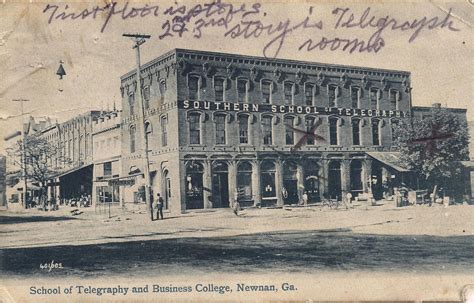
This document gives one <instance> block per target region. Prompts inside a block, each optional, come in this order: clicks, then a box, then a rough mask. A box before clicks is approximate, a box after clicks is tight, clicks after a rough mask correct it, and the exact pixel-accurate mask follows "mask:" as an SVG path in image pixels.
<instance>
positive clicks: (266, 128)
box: [262, 116, 272, 145]
mask: <svg viewBox="0 0 474 303" xmlns="http://www.w3.org/2000/svg"><path fill="white" fill-rule="evenodd" d="M262 132H263V144H264V145H272V117H270V116H265V117H262Z"/></svg>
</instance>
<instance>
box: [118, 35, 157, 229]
mask: <svg viewBox="0 0 474 303" xmlns="http://www.w3.org/2000/svg"><path fill="white" fill-rule="evenodd" d="M122 36H124V37H129V38H131V39H132V40H133V42H135V45H134V46H133V48H134V49H135V50H136V57H137V76H136V77H137V99H138V102H139V108H140V115H139V116H140V117H139V119H140V128H139V133H140V135H141V137H142V140H140V141H141V142H142V146H141V149H142V153H143V155H144V157H143V167H144V175H145V202H146V205H147V209H148V214H149V216H150V219H151V220H153V209H152V206H151V197H150V192H151V184H150V161H149V159H148V137H147V135H146V130H145V108H144V107H143V98H142V87H141V77H140V75H141V70H140V45H142V44H143V43H145V42H146V39H149V38H150V37H151V36H150V35H142V34H123V35H122Z"/></svg>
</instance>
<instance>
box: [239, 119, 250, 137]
mask: <svg viewBox="0 0 474 303" xmlns="http://www.w3.org/2000/svg"><path fill="white" fill-rule="evenodd" d="M239 143H240V144H248V143H249V116H248V115H240V116H239Z"/></svg>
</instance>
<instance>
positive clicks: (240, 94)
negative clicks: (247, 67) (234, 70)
mask: <svg viewBox="0 0 474 303" xmlns="http://www.w3.org/2000/svg"><path fill="white" fill-rule="evenodd" d="M237 101H238V102H240V103H243V102H247V80H245V79H238V80H237Z"/></svg>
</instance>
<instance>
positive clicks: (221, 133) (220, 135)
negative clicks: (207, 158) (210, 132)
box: [216, 115, 226, 144]
mask: <svg viewBox="0 0 474 303" xmlns="http://www.w3.org/2000/svg"><path fill="white" fill-rule="evenodd" d="M225 139H226V138H225V115H217V116H216V144H225V143H226V142H225V141H226V140H225Z"/></svg>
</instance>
